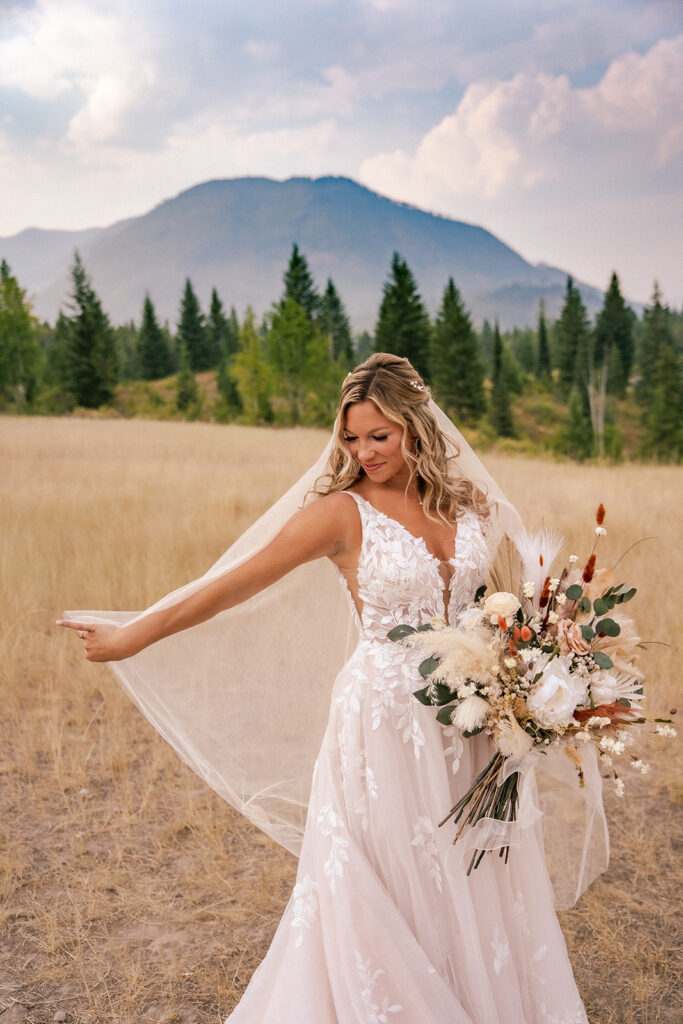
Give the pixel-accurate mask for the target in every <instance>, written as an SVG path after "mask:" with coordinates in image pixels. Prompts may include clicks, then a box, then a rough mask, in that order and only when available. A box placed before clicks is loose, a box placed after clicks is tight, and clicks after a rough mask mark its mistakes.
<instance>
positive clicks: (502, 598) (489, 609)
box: [484, 590, 520, 624]
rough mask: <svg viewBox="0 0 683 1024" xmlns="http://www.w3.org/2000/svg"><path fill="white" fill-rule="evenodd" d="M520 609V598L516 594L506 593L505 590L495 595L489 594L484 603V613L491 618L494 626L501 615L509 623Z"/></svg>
mask: <svg viewBox="0 0 683 1024" xmlns="http://www.w3.org/2000/svg"><path fill="white" fill-rule="evenodd" d="M519 607H520V604H519V598H518V597H515V595H514V594H508V593H506V591H504V590H498V591H496V593H495V594H489V596H488V597H487V598H486V600H485V601H484V611H485V612H486V614H487V615H489V616H490V618H491V622H493V623H494V624H495V623H496V622H497V621H498V616H499V615H500V616H502V617H503V618H504V619H505V620H506V621H507V619H508V618H509V617H510V616H512V615H514V614H515V612H516V611H517V609H518V608H519Z"/></svg>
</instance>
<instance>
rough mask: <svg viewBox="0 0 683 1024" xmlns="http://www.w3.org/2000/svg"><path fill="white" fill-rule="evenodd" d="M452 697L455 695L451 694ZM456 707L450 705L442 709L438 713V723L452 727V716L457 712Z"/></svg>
mask: <svg viewBox="0 0 683 1024" xmlns="http://www.w3.org/2000/svg"><path fill="white" fill-rule="evenodd" d="M451 696H453V695H452V694H451ZM456 706H457V705H453V704H449V706H448V707H445V708H440V709H439V711H437V713H436V720H437V722H440V723H441V725H452V724H453V723H452V722H451V715H452V714H453V712H454V711H455V708H456Z"/></svg>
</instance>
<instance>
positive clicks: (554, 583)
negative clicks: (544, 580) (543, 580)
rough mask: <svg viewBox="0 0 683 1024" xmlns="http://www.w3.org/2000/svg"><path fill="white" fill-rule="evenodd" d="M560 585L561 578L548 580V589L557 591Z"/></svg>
mask: <svg viewBox="0 0 683 1024" xmlns="http://www.w3.org/2000/svg"><path fill="white" fill-rule="evenodd" d="M559 585H560V581H559V579H552V580H549V582H548V590H551V591H555V590H557V588H558V587H559Z"/></svg>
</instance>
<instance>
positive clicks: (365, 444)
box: [358, 440, 375, 464]
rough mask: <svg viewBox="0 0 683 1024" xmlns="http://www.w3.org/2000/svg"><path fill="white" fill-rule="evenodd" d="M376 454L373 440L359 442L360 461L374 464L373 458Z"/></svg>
mask: <svg viewBox="0 0 683 1024" xmlns="http://www.w3.org/2000/svg"><path fill="white" fill-rule="evenodd" d="M374 454H375V449H374V447H373V445H372V441H371V440H367V441H359V442H358V461H359V462H364V463H366V464H367V463H370V462H372V458H371V456H373V455H374Z"/></svg>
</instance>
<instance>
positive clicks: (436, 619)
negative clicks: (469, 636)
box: [429, 615, 446, 629]
mask: <svg viewBox="0 0 683 1024" xmlns="http://www.w3.org/2000/svg"><path fill="white" fill-rule="evenodd" d="M429 625H430V626H433V628H434V629H444V627H445V625H446V620H445V619H444V617H443V615H432V617H431V619H430V620H429Z"/></svg>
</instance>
